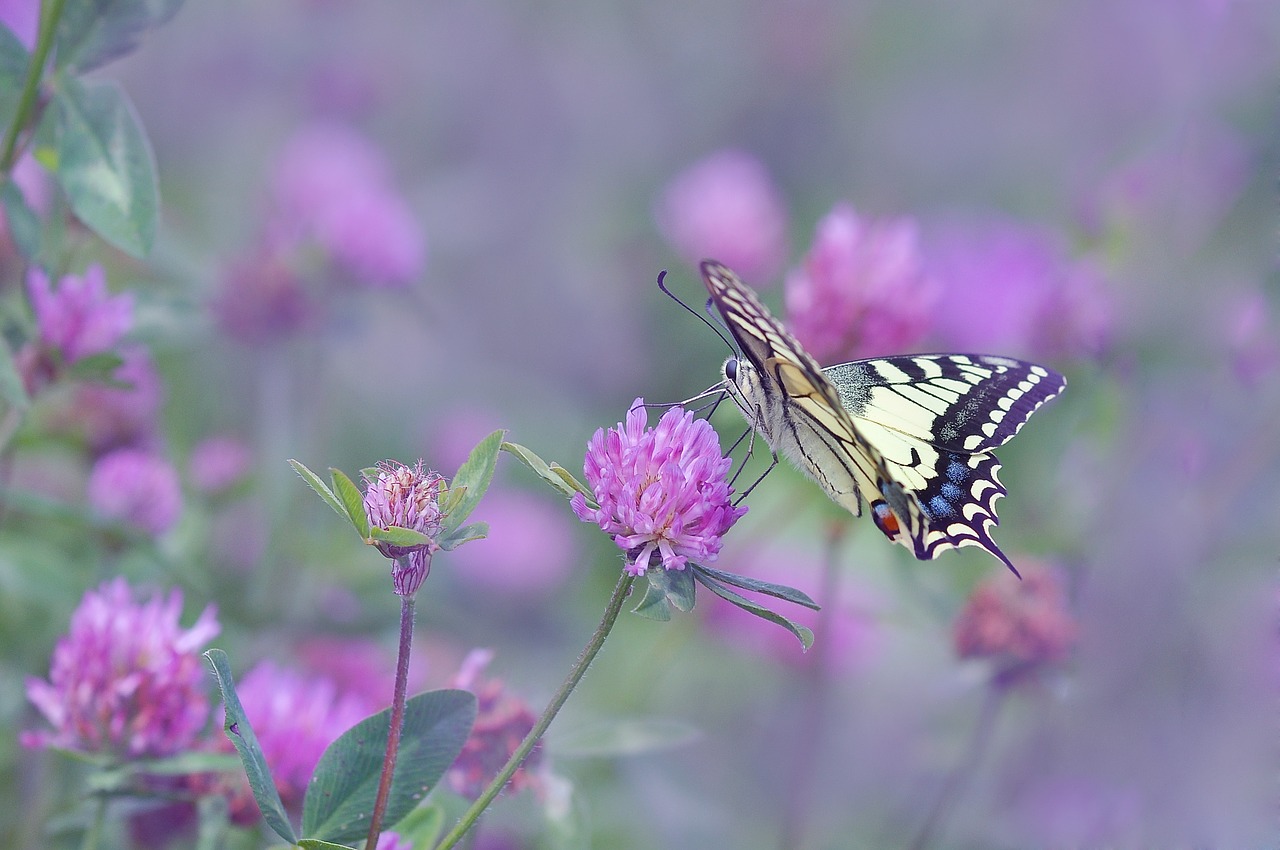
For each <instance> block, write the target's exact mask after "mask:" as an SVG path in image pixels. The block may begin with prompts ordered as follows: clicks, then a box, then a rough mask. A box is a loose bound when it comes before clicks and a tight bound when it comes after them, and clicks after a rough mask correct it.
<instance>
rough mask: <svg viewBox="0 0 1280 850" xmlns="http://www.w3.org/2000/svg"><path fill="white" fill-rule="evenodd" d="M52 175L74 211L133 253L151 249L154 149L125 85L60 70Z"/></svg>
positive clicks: (155, 210)
mask: <svg viewBox="0 0 1280 850" xmlns="http://www.w3.org/2000/svg"><path fill="white" fill-rule="evenodd" d="M53 109H54V112H55V115H56V118H55V121H56V128H57V132H56V137H57V139H56V144H57V148H58V161H57V171H56V176H57V178H58V182H59V183H60V184H61V185H62V189H63V191H64V192H65V193H66V195H67V200H68V201H69V202H70V204H71V209H72V210H73V211H74V212H75V214H76V217H78V218H79V219H80V220H81V221H83V222H84V223H85V224H86V225H88V226H89V227H90V228H91V229H92V230H93V231H94V232H95V233H97V234H98V235H99V236H101V237H102V238H103V239H105V240H106V241H108V242H110V243H111V244H112V245H114V246H116V247H117V248H119V249H120V250H121V251H124V252H125V253H127V254H130V255H132V256H134V257H142V256H144V255H145V254H146V253H147V251H149V250H150V249H151V243H152V241H153V240H154V239H155V235H156V221H157V218H158V215H159V207H160V195H159V192H158V190H157V188H156V166H155V157H154V155H153V154H152V151H151V144H150V143H149V142H148V141H147V136H146V133H144V132H143V129H142V125H141V123H140V122H139V121H138V116H137V114H136V113H135V112H134V110H133V105H132V104H130V103H129V100H128V98H127V97H125V95H124V92H122V91H121V90H120V88H119V87H118V86H116V85H115V84H113V83H93V84H85V83H81V82H80V81H78V80H75V79H72V78H69V77H68V78H64V79H62V80H61V82H60V84H59V85H58V88H57V91H56V93H55V95H54V99H53Z"/></svg>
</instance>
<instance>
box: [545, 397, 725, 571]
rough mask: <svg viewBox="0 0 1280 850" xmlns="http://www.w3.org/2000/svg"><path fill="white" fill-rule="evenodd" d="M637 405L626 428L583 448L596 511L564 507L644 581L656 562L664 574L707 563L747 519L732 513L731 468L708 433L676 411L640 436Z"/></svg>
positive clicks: (642, 425) (578, 504)
mask: <svg viewBox="0 0 1280 850" xmlns="http://www.w3.org/2000/svg"><path fill="white" fill-rule="evenodd" d="M648 418H649V416H648V412H647V411H646V410H645V408H644V407H643V406H642V399H636V400H635V403H634V404H632V406H631V410H630V411H628V413H627V421H626V424H625V425H623V424H622V423H619V425H618V427H616V428H610V429H609V430H608V431H605V430H604V429H603V428H602V429H600V430H598V431H596V433H595V435H594V436H593V437H592V438H591V440H590V441H589V442H588V443H587V456H586V461H585V464H584V468H583V469H584V473H585V475H586V479H587V484H588V485H589V486H590V487H591V489H592V492H594V493H595V497H596V502H597V503H599V505H600V507H599V508H591V507H589V506H588V505H587V501H586V499H585V498H584V497H583V495H582V494H581V493H575V494H574V496H573V499H572V500H571V501H570V505H571V507H572V508H573V512H574V513H575V514H576V515H577V516H578V519H580V520H582V521H584V522H594V523H596V524H597V525H599V526H600V528H601V529H602V530H603V531H604V532H605V533H606V534H609V535H612V537H613V540H614V542H615V543H617V544H618V546H619V547H620V548H622V549H623V550H624V551H625V552H626V553H627V567H626V569H627V572H628V573H631V574H632V575H637V576H638V575H643V574H644V572H645V570H647V569H648V568H649V567H650V566H651V565H652V562H653V559H654V558H655V557H656V558H657V559H658V560H659V561H660V562H661V563H662V566H663V567H664V568H666V569H668V570H682V569H684V567H685V564H686V563H687V562H688V561H689V560H693V561H695V562H698V561H704V562H710V561H714V560H715V559H716V555H717V554H718V553H719V552H720V544H721V537H722V536H723V535H724V533H725V532H727V531H728V530H729V528H730V527H731V526H732V525H733V524H734V523H735V522H737V521H738V518H739V517H741V516H742V515H743V514H745V513H746V512H747V509H746V508H745V507H734V505H733V503H732V502H730V500H729V494H730V493H731V492H732V491H731V490H730V488H729V484H728V482H727V481H725V475H726V474H727V473H728V471H729V468H730V467H731V466H732V465H733V461H732V460H731V459H729V458H727V457H724V456H723V455H722V454H721V452H720V440H719V438H718V436H717V435H716V432H715V429H713V428H712V427H711V425H710V424H709V423H708V422H707V421H706V420H705V419H697V418H695V417H694V415H693V414H692V413H689V412H686V411H684V410H682V409H681V408H678V407H676V408H672V409H671V410H668V411H667V412H666V413H665V414H663V416H662V419H660V420H659V421H658V426H657V427H656V428H652V429H650V428H647V427H646V425H647V423H648Z"/></svg>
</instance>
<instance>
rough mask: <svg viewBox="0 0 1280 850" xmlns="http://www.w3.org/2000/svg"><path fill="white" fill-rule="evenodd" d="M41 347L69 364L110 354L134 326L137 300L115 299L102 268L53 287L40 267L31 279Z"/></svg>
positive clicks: (125, 296)
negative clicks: (60, 355)
mask: <svg viewBox="0 0 1280 850" xmlns="http://www.w3.org/2000/svg"><path fill="white" fill-rule="evenodd" d="M27 291H28V292H29V293H30V295H31V308H32V310H33V311H34V312H35V316H36V327H37V329H38V331H39V335H40V342H41V344H42V345H43V346H44V347H45V348H49V349H55V350H57V351H59V352H61V354H62V358H63V360H64V361H66V362H67V363H75V362H76V361H77V360H81V359H83V358H85V357H89V356H92V355H94V354H102V353H103V352H107V351H110V350H111V349H112V348H114V347H115V346H116V344H117V343H119V342H120V339H121V338H122V337H123V336H124V335H125V334H126V333H128V332H129V330H130V329H131V328H132V327H133V296H131V295H130V294H129V293H123V294H121V295H111V294H110V293H109V292H108V291H107V276H106V273H104V272H103V270H102V267H101V266H97V265H93V266H89V267H88V268H87V269H85V271H84V274H83V275H66V276H65V277H63V278H62V279H61V280H60V281H59V282H58V286H57V288H53V287H52V286H51V285H50V282H49V276H48V275H46V274H45V273H44V271H43V270H42V269H40V268H32V269H31V271H30V272H29V273H28V275H27Z"/></svg>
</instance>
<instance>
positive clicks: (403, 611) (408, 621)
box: [364, 596, 414, 850]
mask: <svg viewBox="0 0 1280 850" xmlns="http://www.w3.org/2000/svg"><path fill="white" fill-rule="evenodd" d="M413 600H414V598H413V596H402V597H400V649H399V651H398V653H397V655H396V686H395V693H394V695H393V696H392V698H391V729H390V730H389V731H388V733H387V757H386V758H385V759H384V760H383V762H382V776H381V777H380V778H379V780H378V796H377V797H376V798H375V800H374V803H373V815H372V816H371V817H370V818H369V837H368V839H367V840H366V841H365V845H364V846H365V847H368V848H370V850H372V849H373V848H375V847H377V846H378V833H380V832H381V831H382V816H383V815H384V814H386V811H387V798H388V797H389V796H390V794H391V780H392V777H394V776H395V772H396V756H397V755H399V753H400V733H401V732H403V731H404V703H405V693H406V692H407V691H408V690H409V648H410V647H411V646H412V645H413Z"/></svg>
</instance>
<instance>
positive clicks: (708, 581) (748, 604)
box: [694, 571, 813, 650]
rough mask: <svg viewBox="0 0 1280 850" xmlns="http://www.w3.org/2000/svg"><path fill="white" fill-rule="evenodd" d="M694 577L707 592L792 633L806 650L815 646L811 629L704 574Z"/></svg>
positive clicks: (699, 573) (697, 573)
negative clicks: (740, 594)
mask: <svg viewBox="0 0 1280 850" xmlns="http://www.w3.org/2000/svg"><path fill="white" fill-rule="evenodd" d="M694 575H695V576H696V577H697V579H698V581H699V582H701V583H702V584H703V586H705V587H706V588H707V590H710V591H711V592H712V593H714V594H715V595H716V596H719V597H720V598H721V599H723V600H725V601H726V602H732V603H733V604H734V605H737V606H738V607H739V608H741V609H742V610H743V611H746V612H747V613H748V614H755V615H756V616H757V617H759V618H760V619H762V620H768V621H769V622H770V623H776V624H777V625H779V626H782V627H783V628H784V629H786V630H787V631H789V632H791V634H793V635H795V636H796V638H797V639H798V640H799V641H800V643H801V644H802V645H803V646H804V648H805V649H806V650H808V649H809V647H811V646H813V631H812V630H811V629H808V628H805V627H804V626H802V625H800V624H799V623H793V622H791V620H788V619H787V618H786V617H784V616H782V615H781V614H779V613H777V612H776V611H770V610H769V609H768V608H765V607H764V606H762V605H757V604H756V603H754V602H752V601H751V600H750V599H747V598H746V597H744V596H739V595H738V594H736V593H734V592H733V591H732V590H730V589H729V588H727V587H725V586H724V585H723V584H721V583H720V582H718V581H716V580H715V579H713V578H711V577H710V576H709V575H706V574H705V573H703V572H700V571H699V572H695V573H694Z"/></svg>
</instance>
